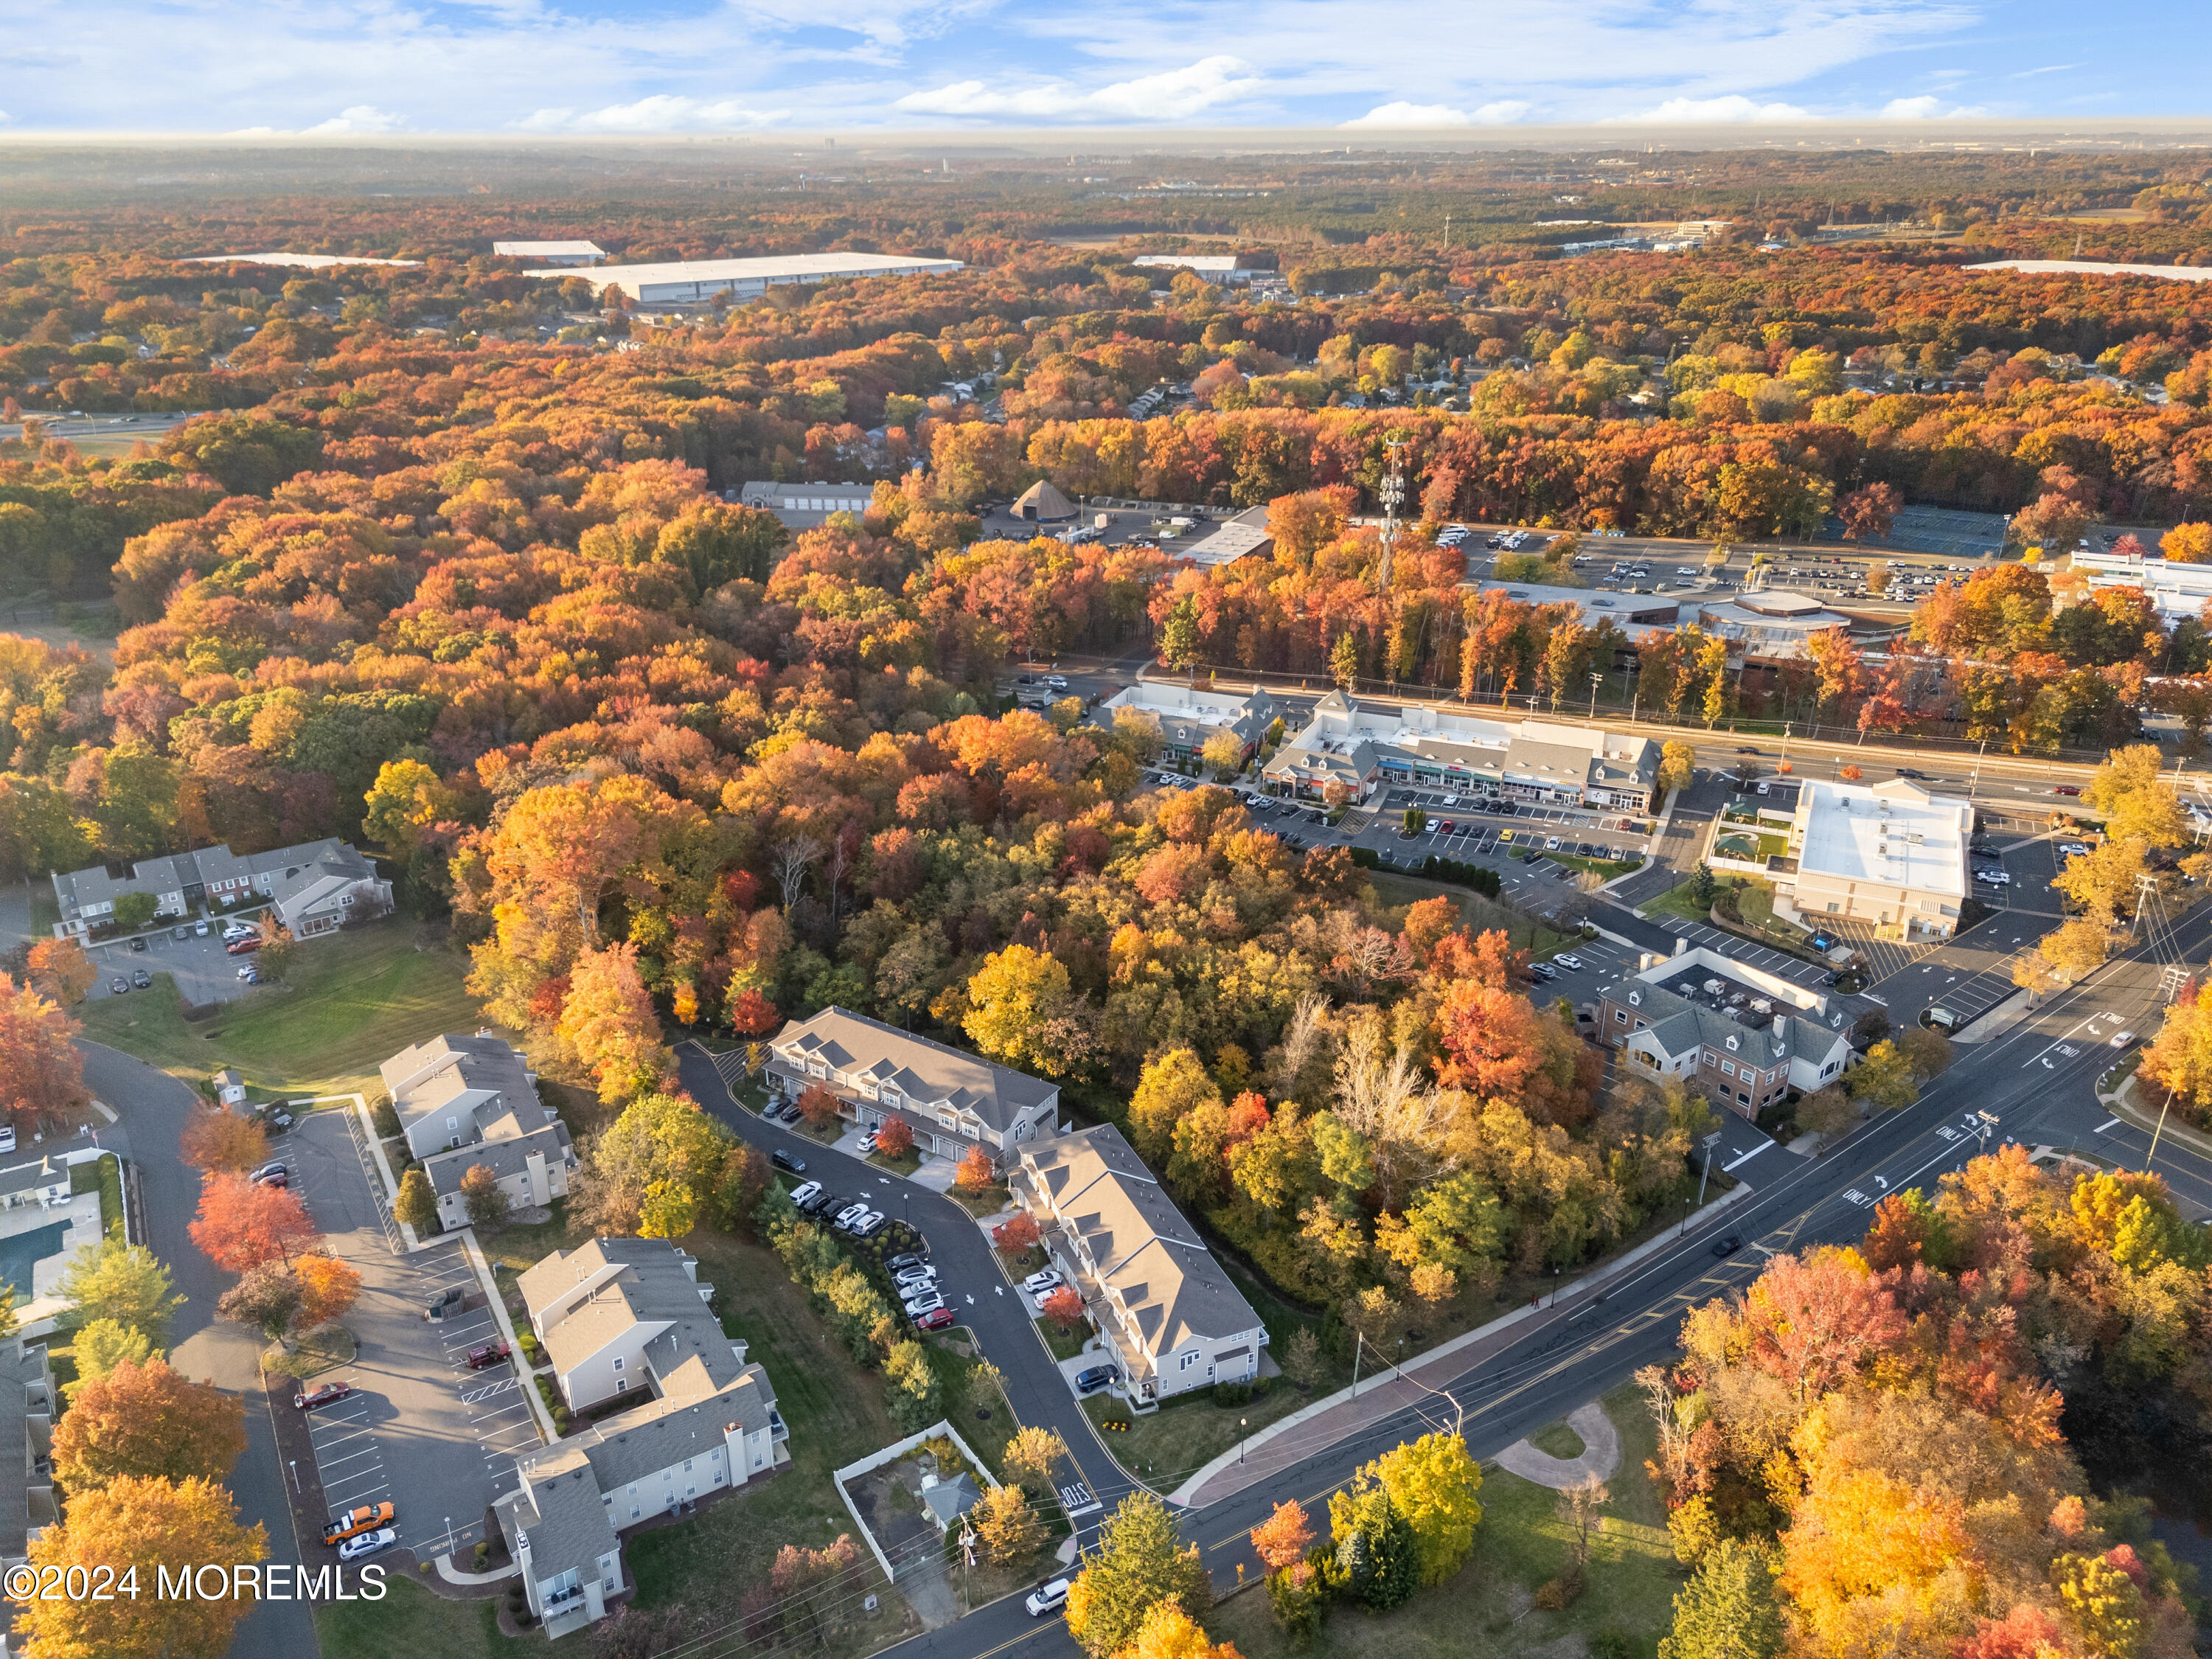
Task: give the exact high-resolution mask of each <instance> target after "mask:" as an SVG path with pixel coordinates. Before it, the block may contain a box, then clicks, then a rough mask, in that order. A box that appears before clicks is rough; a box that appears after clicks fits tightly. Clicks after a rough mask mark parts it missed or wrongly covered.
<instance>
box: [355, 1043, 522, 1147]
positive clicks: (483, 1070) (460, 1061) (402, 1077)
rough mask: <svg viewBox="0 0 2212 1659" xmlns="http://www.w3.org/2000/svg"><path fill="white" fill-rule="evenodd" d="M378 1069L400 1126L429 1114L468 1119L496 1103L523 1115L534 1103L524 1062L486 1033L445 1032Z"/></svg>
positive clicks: (403, 1050)
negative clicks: (502, 1102)
mask: <svg viewBox="0 0 2212 1659" xmlns="http://www.w3.org/2000/svg"><path fill="white" fill-rule="evenodd" d="M377 1070H378V1072H379V1073H380V1075H381V1076H382V1077H383V1079H384V1086H385V1089H386V1091H387V1092H388V1093H389V1094H390V1095H391V1096H392V1109H393V1110H394V1111H396V1112H398V1114H399V1121H400V1123H401V1125H402V1126H403V1127H412V1126H413V1125H414V1124H415V1123H417V1122H419V1121H421V1120H422V1119H423V1118H424V1117H426V1116H428V1115H429V1114H430V1113H432V1112H435V1111H449V1112H453V1113H456V1114H458V1113H460V1112H464V1111H465V1112H466V1113H467V1114H468V1115H470V1117H471V1119H473V1118H474V1117H475V1115H476V1114H477V1112H478V1111H479V1110H480V1109H483V1108H484V1107H487V1106H489V1105H490V1104H492V1103H494V1102H495V1101H499V1100H506V1101H508V1102H511V1103H513V1104H514V1105H515V1106H516V1107H517V1109H523V1110H528V1109H533V1108H535V1107H536V1106H537V1104H538V1091H537V1090H536V1089H535V1088H533V1087H532V1084H531V1077H530V1066H529V1065H528V1063H527V1062H526V1061H525V1060H524V1059H523V1058H522V1056H521V1055H520V1054H517V1053H516V1052H515V1050H514V1047H513V1044H511V1043H510V1042H507V1039H506V1038H505V1037H501V1036H493V1035H491V1034H490V1033H489V1032H477V1033H474V1034H465V1033H462V1032H459V1031H448V1032H447V1033H445V1034H444V1035H443V1036H435V1037H432V1038H430V1039H428V1041H427V1042H418V1043H416V1044H414V1045H413V1046H412V1047H411V1048H402V1049H401V1050H400V1051H399V1052H398V1054H394V1055H392V1058H391V1059H389V1060H386V1061H385V1062H384V1064H383V1065H382V1066H379V1067H378V1068H377Z"/></svg>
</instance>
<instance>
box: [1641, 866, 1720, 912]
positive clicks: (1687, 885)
mask: <svg viewBox="0 0 2212 1659" xmlns="http://www.w3.org/2000/svg"><path fill="white" fill-rule="evenodd" d="M1692 885H1693V884H1692V882H1691V881H1690V880H1689V878H1686V877H1685V878H1683V879H1682V880H1680V881H1679V882H1677V883H1675V884H1674V885H1673V886H1672V887H1670V888H1668V890H1666V891H1665V892H1663V893H1662V894H1661V895H1660V896H1658V897H1657V898H1656V899H1646V900H1645V901H1644V902H1643V903H1642V904H1640V905H1638V907H1637V914H1638V915H1644V916H1678V917H1680V919H1681V920H1682V921H1704V920H1705V913H1706V911H1707V910H1708V909H1709V908H1711V907H1710V906H1707V905H1703V904H1700V903H1699V902H1697V900H1695V899H1694V898H1692V897H1691V896H1690V890H1691V887H1692ZM1728 885H1729V878H1728V877H1726V876H1715V877H1714V878H1713V890H1714V891H1715V892H1716V893H1717V892H1719V891H1720V890H1721V889H1722V888H1723V887H1725V886H1728Z"/></svg>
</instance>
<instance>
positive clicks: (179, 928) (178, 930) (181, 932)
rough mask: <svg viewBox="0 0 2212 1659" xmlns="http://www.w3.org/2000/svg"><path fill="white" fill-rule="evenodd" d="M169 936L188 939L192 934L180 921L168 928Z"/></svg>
mask: <svg viewBox="0 0 2212 1659" xmlns="http://www.w3.org/2000/svg"><path fill="white" fill-rule="evenodd" d="M169 936H170V937H171V938H172V939H190V938H191V936H192V930H191V928H189V927H186V926H185V924H184V923H183V922H181V921H180V922H179V923H178V924H177V925H176V926H175V927H173V928H171V929H170V930H169Z"/></svg>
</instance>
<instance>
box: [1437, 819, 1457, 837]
mask: <svg viewBox="0 0 2212 1659" xmlns="http://www.w3.org/2000/svg"><path fill="white" fill-rule="evenodd" d="M1437 830H1438V832H1439V833H1441V834H1443V835H1447V836H1455V835H1457V834H1459V825H1457V824H1455V823H1453V822H1452V821H1451V820H1450V819H1449V818H1446V819H1445V820H1444V821H1443V823H1440V824H1438V825H1437Z"/></svg>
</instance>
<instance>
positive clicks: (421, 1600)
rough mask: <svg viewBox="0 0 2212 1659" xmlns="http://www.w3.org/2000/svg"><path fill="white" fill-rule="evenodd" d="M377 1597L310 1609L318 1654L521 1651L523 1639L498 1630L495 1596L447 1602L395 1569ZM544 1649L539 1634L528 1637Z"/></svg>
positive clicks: (500, 1657) (381, 1656)
mask: <svg viewBox="0 0 2212 1659" xmlns="http://www.w3.org/2000/svg"><path fill="white" fill-rule="evenodd" d="M499 1607H500V1604H499V1603H498V1602H497V1601H445V1600H443V1599H442V1598H441V1597H439V1596H436V1595H432V1594H431V1593H430V1592H429V1591H428V1590H426V1589H423V1588H422V1586H421V1585H420V1584H417V1583H413V1582H412V1581H410V1580H409V1579H406V1578H403V1577H399V1576H398V1574H397V1573H394V1574H393V1575H392V1577H390V1578H388V1579H387V1580H386V1590H385V1595H384V1599H383V1600H382V1601H328V1602H324V1603H322V1604H321V1605H319V1606H318V1607H316V1608H315V1635H316V1638H317V1639H318V1640H319V1642H320V1643H321V1644H322V1650H323V1659H392V1655H393V1654H399V1653H404V1654H423V1655H433V1654H434V1655H435V1656H437V1659H485V1656H497V1659H507V1656H509V1655H514V1654H520V1653H521V1652H523V1651H524V1650H525V1645H526V1644H524V1643H520V1642H517V1641H516V1640H514V1638H512V1637H507V1636H501V1634H500V1633H499ZM528 1642H529V1643H530V1644H535V1645H536V1646H537V1647H538V1648H539V1649H540V1650H543V1649H544V1645H545V1643H544V1638H543V1637H541V1636H538V1635H537V1634H536V1633H534V1632H533V1633H532V1635H531V1636H530V1637H529V1638H528Z"/></svg>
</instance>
